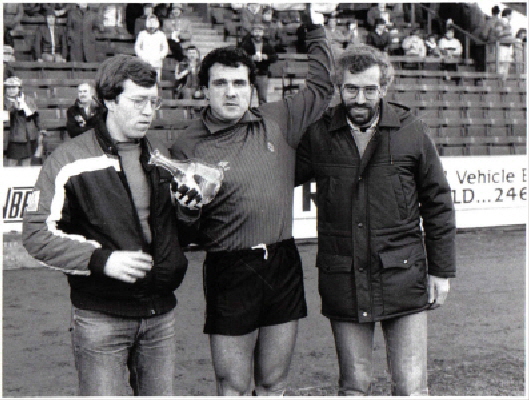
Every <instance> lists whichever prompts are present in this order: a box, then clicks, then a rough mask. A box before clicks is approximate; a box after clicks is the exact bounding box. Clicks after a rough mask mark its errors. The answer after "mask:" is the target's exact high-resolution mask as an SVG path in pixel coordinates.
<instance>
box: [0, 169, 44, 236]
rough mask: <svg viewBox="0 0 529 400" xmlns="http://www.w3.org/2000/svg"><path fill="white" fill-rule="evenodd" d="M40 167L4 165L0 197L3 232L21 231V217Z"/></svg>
mask: <svg viewBox="0 0 529 400" xmlns="http://www.w3.org/2000/svg"><path fill="white" fill-rule="evenodd" d="M39 172H40V167H4V168H3V170H2V183H1V185H0V189H1V191H0V198H2V199H3V202H4V204H3V209H2V219H3V223H2V226H3V229H2V230H3V232H10V231H17V232H22V218H23V217H24V210H25V209H26V207H27V205H28V201H29V200H30V199H29V196H30V195H31V193H32V192H33V187H34V185H35V182H36V181H37V177H38V175H39Z"/></svg>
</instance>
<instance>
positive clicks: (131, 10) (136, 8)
mask: <svg viewBox="0 0 529 400" xmlns="http://www.w3.org/2000/svg"><path fill="white" fill-rule="evenodd" d="M142 15H143V4H141V3H127V5H126V6H125V27H126V28H127V32H128V33H130V34H131V35H134V36H137V35H136V34H135V32H134V25H135V24H136V19H138V18H140V17H141V16H142Z"/></svg>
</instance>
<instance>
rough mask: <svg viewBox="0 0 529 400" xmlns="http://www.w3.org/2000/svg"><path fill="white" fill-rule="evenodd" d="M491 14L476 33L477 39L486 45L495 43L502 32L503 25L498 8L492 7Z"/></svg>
mask: <svg viewBox="0 0 529 400" xmlns="http://www.w3.org/2000/svg"><path fill="white" fill-rule="evenodd" d="M491 14H492V16H491V17H490V18H488V19H487V21H486V22H485V25H484V26H483V28H482V29H481V31H480V32H479V33H478V36H479V38H480V39H482V40H484V41H485V42H487V43H495V42H496V41H497V40H498V39H499V37H500V34H501V32H502V30H503V29H502V28H503V24H502V21H501V18H500V7H498V6H494V7H492V9H491Z"/></svg>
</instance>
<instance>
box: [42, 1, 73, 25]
mask: <svg viewBox="0 0 529 400" xmlns="http://www.w3.org/2000/svg"><path fill="white" fill-rule="evenodd" d="M44 8H45V9H46V12H47V10H51V11H52V12H53V14H55V24H57V25H66V21H67V19H68V8H69V6H68V5H67V4H66V3H52V4H46V5H45V6H44Z"/></svg>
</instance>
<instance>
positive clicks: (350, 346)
mask: <svg viewBox="0 0 529 400" xmlns="http://www.w3.org/2000/svg"><path fill="white" fill-rule="evenodd" d="M380 323H381V326H382V331H383V334H384V340H385V342H386V354H387V363H388V371H389V374H390V375H391V393H392V395H394V396H413V395H416V396H426V395H428V382H427V378H428V376H427V339H428V329H427V327H428V320H427V314H426V311H422V312H419V313H416V314H410V315H406V316H403V317H397V318H392V319H387V320H383V321H381V322H380ZM331 327H332V330H333V333H334V340H335V343H336V352H337V355H338V363H339V366H340V381H339V389H338V394H339V395H346V396H366V395H370V394H371V384H372V379H373V371H372V370H373V368H372V361H373V339H374V333H375V323H374V322H373V323H353V322H342V321H336V320H331Z"/></svg>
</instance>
